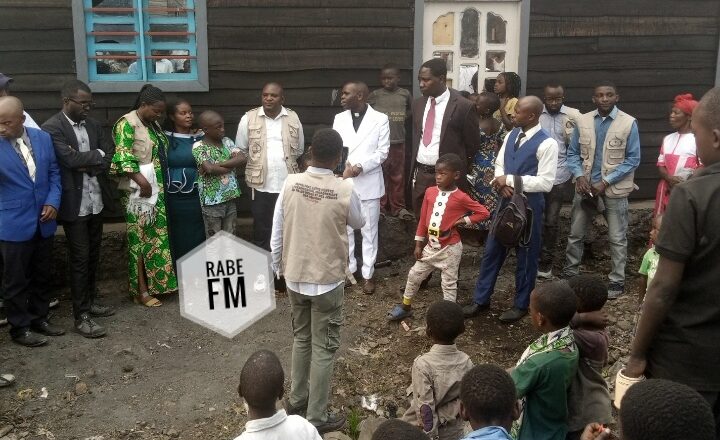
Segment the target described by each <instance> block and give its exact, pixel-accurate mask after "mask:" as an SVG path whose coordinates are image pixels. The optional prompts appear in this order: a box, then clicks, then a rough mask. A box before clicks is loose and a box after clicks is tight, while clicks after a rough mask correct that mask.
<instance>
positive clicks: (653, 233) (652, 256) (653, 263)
mask: <svg viewBox="0 0 720 440" xmlns="http://www.w3.org/2000/svg"><path fill="white" fill-rule="evenodd" d="M660 226H662V215H658V216H657V217H655V218H654V219H653V227H652V229H651V230H650V249H648V250H647V252H645V255H644V256H643V260H642V263H641V264H640V270H638V272H639V273H640V274H641V275H644V280H643V281H644V282H642V283H641V284H640V289H639V290H638V303H640V304H642V303H643V300H644V299H645V292H647V288H648V287H649V286H650V282H651V281H652V279H653V278H655V272H656V271H657V267H658V262H659V261H660V254H658V253H657V251H656V250H655V241H656V240H657V237H658V234H659V233H660Z"/></svg>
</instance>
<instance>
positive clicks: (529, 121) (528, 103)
mask: <svg viewBox="0 0 720 440" xmlns="http://www.w3.org/2000/svg"><path fill="white" fill-rule="evenodd" d="M542 111H543V102H542V100H541V99H540V98H538V97H537V96H532V95H531V96H525V97H523V98H520V100H519V101H518V103H517V105H516V106H515V117H514V118H513V125H515V126H516V127H520V128H523V129H525V128H532V127H534V126H535V125H537V124H538V121H539V120H540V115H541V114H542Z"/></svg>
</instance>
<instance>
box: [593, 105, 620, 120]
mask: <svg viewBox="0 0 720 440" xmlns="http://www.w3.org/2000/svg"><path fill="white" fill-rule="evenodd" d="M617 114H618V108H617V106H615V107H613V109H612V110H610V114H609V115H607V117H608V118H610V119H615V118H616V117H617ZM595 117H596V118H602V116H600V113H598V111H597V109H595Z"/></svg>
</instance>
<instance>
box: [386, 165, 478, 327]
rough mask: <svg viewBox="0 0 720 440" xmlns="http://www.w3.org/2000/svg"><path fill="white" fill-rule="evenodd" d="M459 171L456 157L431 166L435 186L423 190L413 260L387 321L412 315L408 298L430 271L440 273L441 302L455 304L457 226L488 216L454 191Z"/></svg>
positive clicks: (458, 252) (459, 250)
mask: <svg viewBox="0 0 720 440" xmlns="http://www.w3.org/2000/svg"><path fill="white" fill-rule="evenodd" d="M461 172H463V163H462V161H461V160H460V157H458V156H457V155H456V154H452V153H450V154H444V155H442V156H441V157H440V158H439V159H438V160H437V163H436V164H435V182H436V183H437V186H433V187H430V188H428V189H427V190H426V191H425V198H424V200H423V205H422V210H421V211H420V219H419V222H418V227H417V232H416V233H415V258H416V260H417V261H416V262H415V265H413V267H412V268H411V269H410V273H408V279H407V284H406V285H405V293H404V294H403V300H402V304H398V305H396V306H395V307H394V308H393V309H392V310H391V311H390V312H388V316H387V318H388V320H390V321H398V320H401V319H404V318H406V317H408V316H411V315H412V307H411V302H412V298H413V296H415V294H416V293H417V292H418V290H419V289H420V283H422V282H423V280H424V279H425V278H427V276H428V275H429V274H430V272H432V271H433V269H440V270H441V271H442V283H441V284H442V290H443V299H445V300H447V301H453V302H455V299H456V297H457V279H458V270H459V268H460V258H461V257H462V242H461V241H460V234H459V233H458V231H457V226H458V225H463V224H464V225H469V224H472V223H478V222H480V221H483V220H485V219H487V218H488V217H490V213H489V212H488V211H487V209H485V207H484V206H482V205H481V204H480V203H478V202H476V201H475V200H473V199H471V198H470V196H468V195H467V194H465V193H464V192H462V191H461V190H460V189H458V187H457V181H458V180H459V179H460V173H461ZM426 241H427V244H426V243H425V242H426Z"/></svg>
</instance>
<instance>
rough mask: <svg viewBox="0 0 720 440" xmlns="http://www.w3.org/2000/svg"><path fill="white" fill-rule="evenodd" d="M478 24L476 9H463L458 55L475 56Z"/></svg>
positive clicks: (476, 54) (476, 52)
mask: <svg viewBox="0 0 720 440" xmlns="http://www.w3.org/2000/svg"><path fill="white" fill-rule="evenodd" d="M479 26H480V14H478V11H476V10H475V9H473V8H467V9H465V10H464V11H463V14H462V21H461V23H460V29H461V32H460V56H462V57H465V58H477V56H478V31H479Z"/></svg>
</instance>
